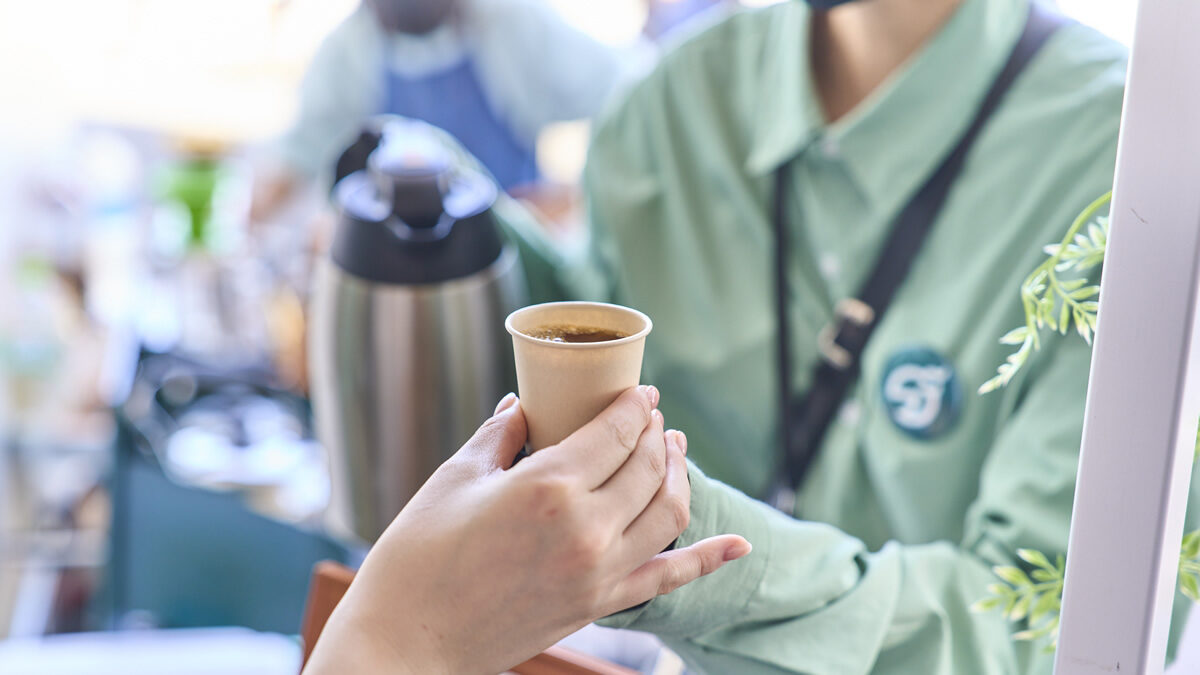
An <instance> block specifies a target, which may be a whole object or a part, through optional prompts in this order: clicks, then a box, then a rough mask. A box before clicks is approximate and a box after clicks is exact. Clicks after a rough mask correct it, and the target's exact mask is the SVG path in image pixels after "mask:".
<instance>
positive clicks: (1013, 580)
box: [992, 565, 1033, 587]
mask: <svg viewBox="0 0 1200 675" xmlns="http://www.w3.org/2000/svg"><path fill="white" fill-rule="evenodd" d="M992 571H993V572H995V573H996V576H998V577H1000V578H1001V579H1003V580H1005V581H1007V582H1008V583H1010V584H1012V585H1013V586H1018V587H1020V586H1032V585H1033V582H1032V581H1030V580H1029V577H1027V576H1025V573H1024V572H1022V571H1021V568H1019V567H1012V566H1011V565H1003V566H996V567H993V568H992Z"/></svg>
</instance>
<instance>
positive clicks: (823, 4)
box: [804, 0, 854, 10]
mask: <svg viewBox="0 0 1200 675" xmlns="http://www.w3.org/2000/svg"><path fill="white" fill-rule="evenodd" d="M804 1H805V2H807V3H808V4H809V6H810V7H812V8H813V9H819V10H826V9H833V8H834V7H837V6H838V5H844V4H846V3H847V2H853V1H854V0H804Z"/></svg>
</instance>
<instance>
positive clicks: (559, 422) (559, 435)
mask: <svg viewBox="0 0 1200 675" xmlns="http://www.w3.org/2000/svg"><path fill="white" fill-rule="evenodd" d="M504 327H505V328H506V329H508V332H509V333H510V334H511V335H512V340H513V354H514V356H515V358H516V365H517V390H518V394H519V395H520V396H521V409H522V410H523V411H524V413H525V421H526V425H527V427H528V430H529V450H530V451H531V452H532V451H536V450H541V449H542V448H545V447H547V446H551V445H554V444H555V443H558V442H559V441H561V440H563V439H564V438H566V437H567V436H569V435H571V433H572V432H574V431H575V430H576V429H579V428H580V427H582V426H583V425H585V424H587V423H588V422H590V421H592V419H593V418H595V417H596V415H599V414H600V412H601V411H603V410H604V409H605V408H607V407H608V406H609V404H611V403H612V402H613V401H614V400H616V398H617V397H618V396H620V395H621V392H623V391H625V390H626V389H628V388H630V387H633V386H637V384H638V381H639V380H640V378H641V372H642V352H643V350H644V348H645V345H646V336H647V335H649V334H650V329H651V328H652V327H653V324H652V323H651V322H650V317H648V316H646V315H645V314H643V313H641V312H639V311H637V310H636V309H630V308H629V307H622V306H620V305H609V304H605V303H601V302H548V303H545V304H542V305H531V306H529V307H524V308H522V309H518V310H517V311H515V312H513V313H512V314H509V315H508V319H507V320H505V322H504ZM563 327H568V328H574V329H576V330H577V331H579V332H587V331H589V330H590V331H603V332H612V333H616V334H619V335H623V336H624V337H619V338H616V339H611V340H604V341H601V342H556V341H552V340H550V339H546V338H542V337H535V336H536V335H539V334H542V333H544V332H545V331H547V330H548V329H552V328H563Z"/></svg>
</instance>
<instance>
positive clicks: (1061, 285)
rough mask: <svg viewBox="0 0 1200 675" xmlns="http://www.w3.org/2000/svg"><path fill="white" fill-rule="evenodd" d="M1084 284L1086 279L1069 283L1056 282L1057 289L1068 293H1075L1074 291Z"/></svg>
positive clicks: (1073, 280) (1072, 280)
mask: <svg viewBox="0 0 1200 675" xmlns="http://www.w3.org/2000/svg"><path fill="white" fill-rule="evenodd" d="M1086 283H1087V279H1071V280H1070V281H1060V282H1058V287H1059V288H1061V289H1062V290H1064V291H1066V292H1068V293H1070V292H1071V291H1075V290H1078V289H1080V288H1082V287H1083V285H1084V284H1086Z"/></svg>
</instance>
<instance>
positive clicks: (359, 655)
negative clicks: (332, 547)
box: [330, 601, 458, 675]
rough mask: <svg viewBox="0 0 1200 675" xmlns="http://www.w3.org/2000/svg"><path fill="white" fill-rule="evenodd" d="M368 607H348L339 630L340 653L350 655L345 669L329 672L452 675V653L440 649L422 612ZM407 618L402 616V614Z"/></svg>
mask: <svg viewBox="0 0 1200 675" xmlns="http://www.w3.org/2000/svg"><path fill="white" fill-rule="evenodd" d="M366 604H367V606H366V607H363V606H361V605H358V606H352V607H347V608H346V609H347V610H349V611H348V612H347V616H346V617H345V621H344V622H343V624H342V625H341V626H339V627H338V628H339V629H340V631H339V632H340V633H341V634H342V635H344V636H345V639H344V640H342V641H341V644H340V646H339V649H338V651H339V652H342V653H345V654H347V655H348V659H347V662H346V665H343V666H342V667H340V668H338V669H337V670H336V671H330V672H339V673H340V672H355V673H365V674H370V673H389V674H391V673H399V674H401V675H452V674H453V673H455V672H458V671H456V670H455V667H454V664H452V663H450V662H449V656H450V655H451V654H453V651H449V652H447V651H446V650H443V649H441V644H442V640H441V639H440V638H439V636H437V635H436V634H434V633H433V632H432V631H431V630H430V629H429V628H428V623H425V622H424V621H423V620H422V619H423V618H424V617H423V614H422V613H421V612H420V611H415V612H413V611H410V610H398V609H396V608H383V607H372V603H371V602H370V601H368V603H366ZM402 613H403V614H405V615H406V616H400V615H401V614H402Z"/></svg>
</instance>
